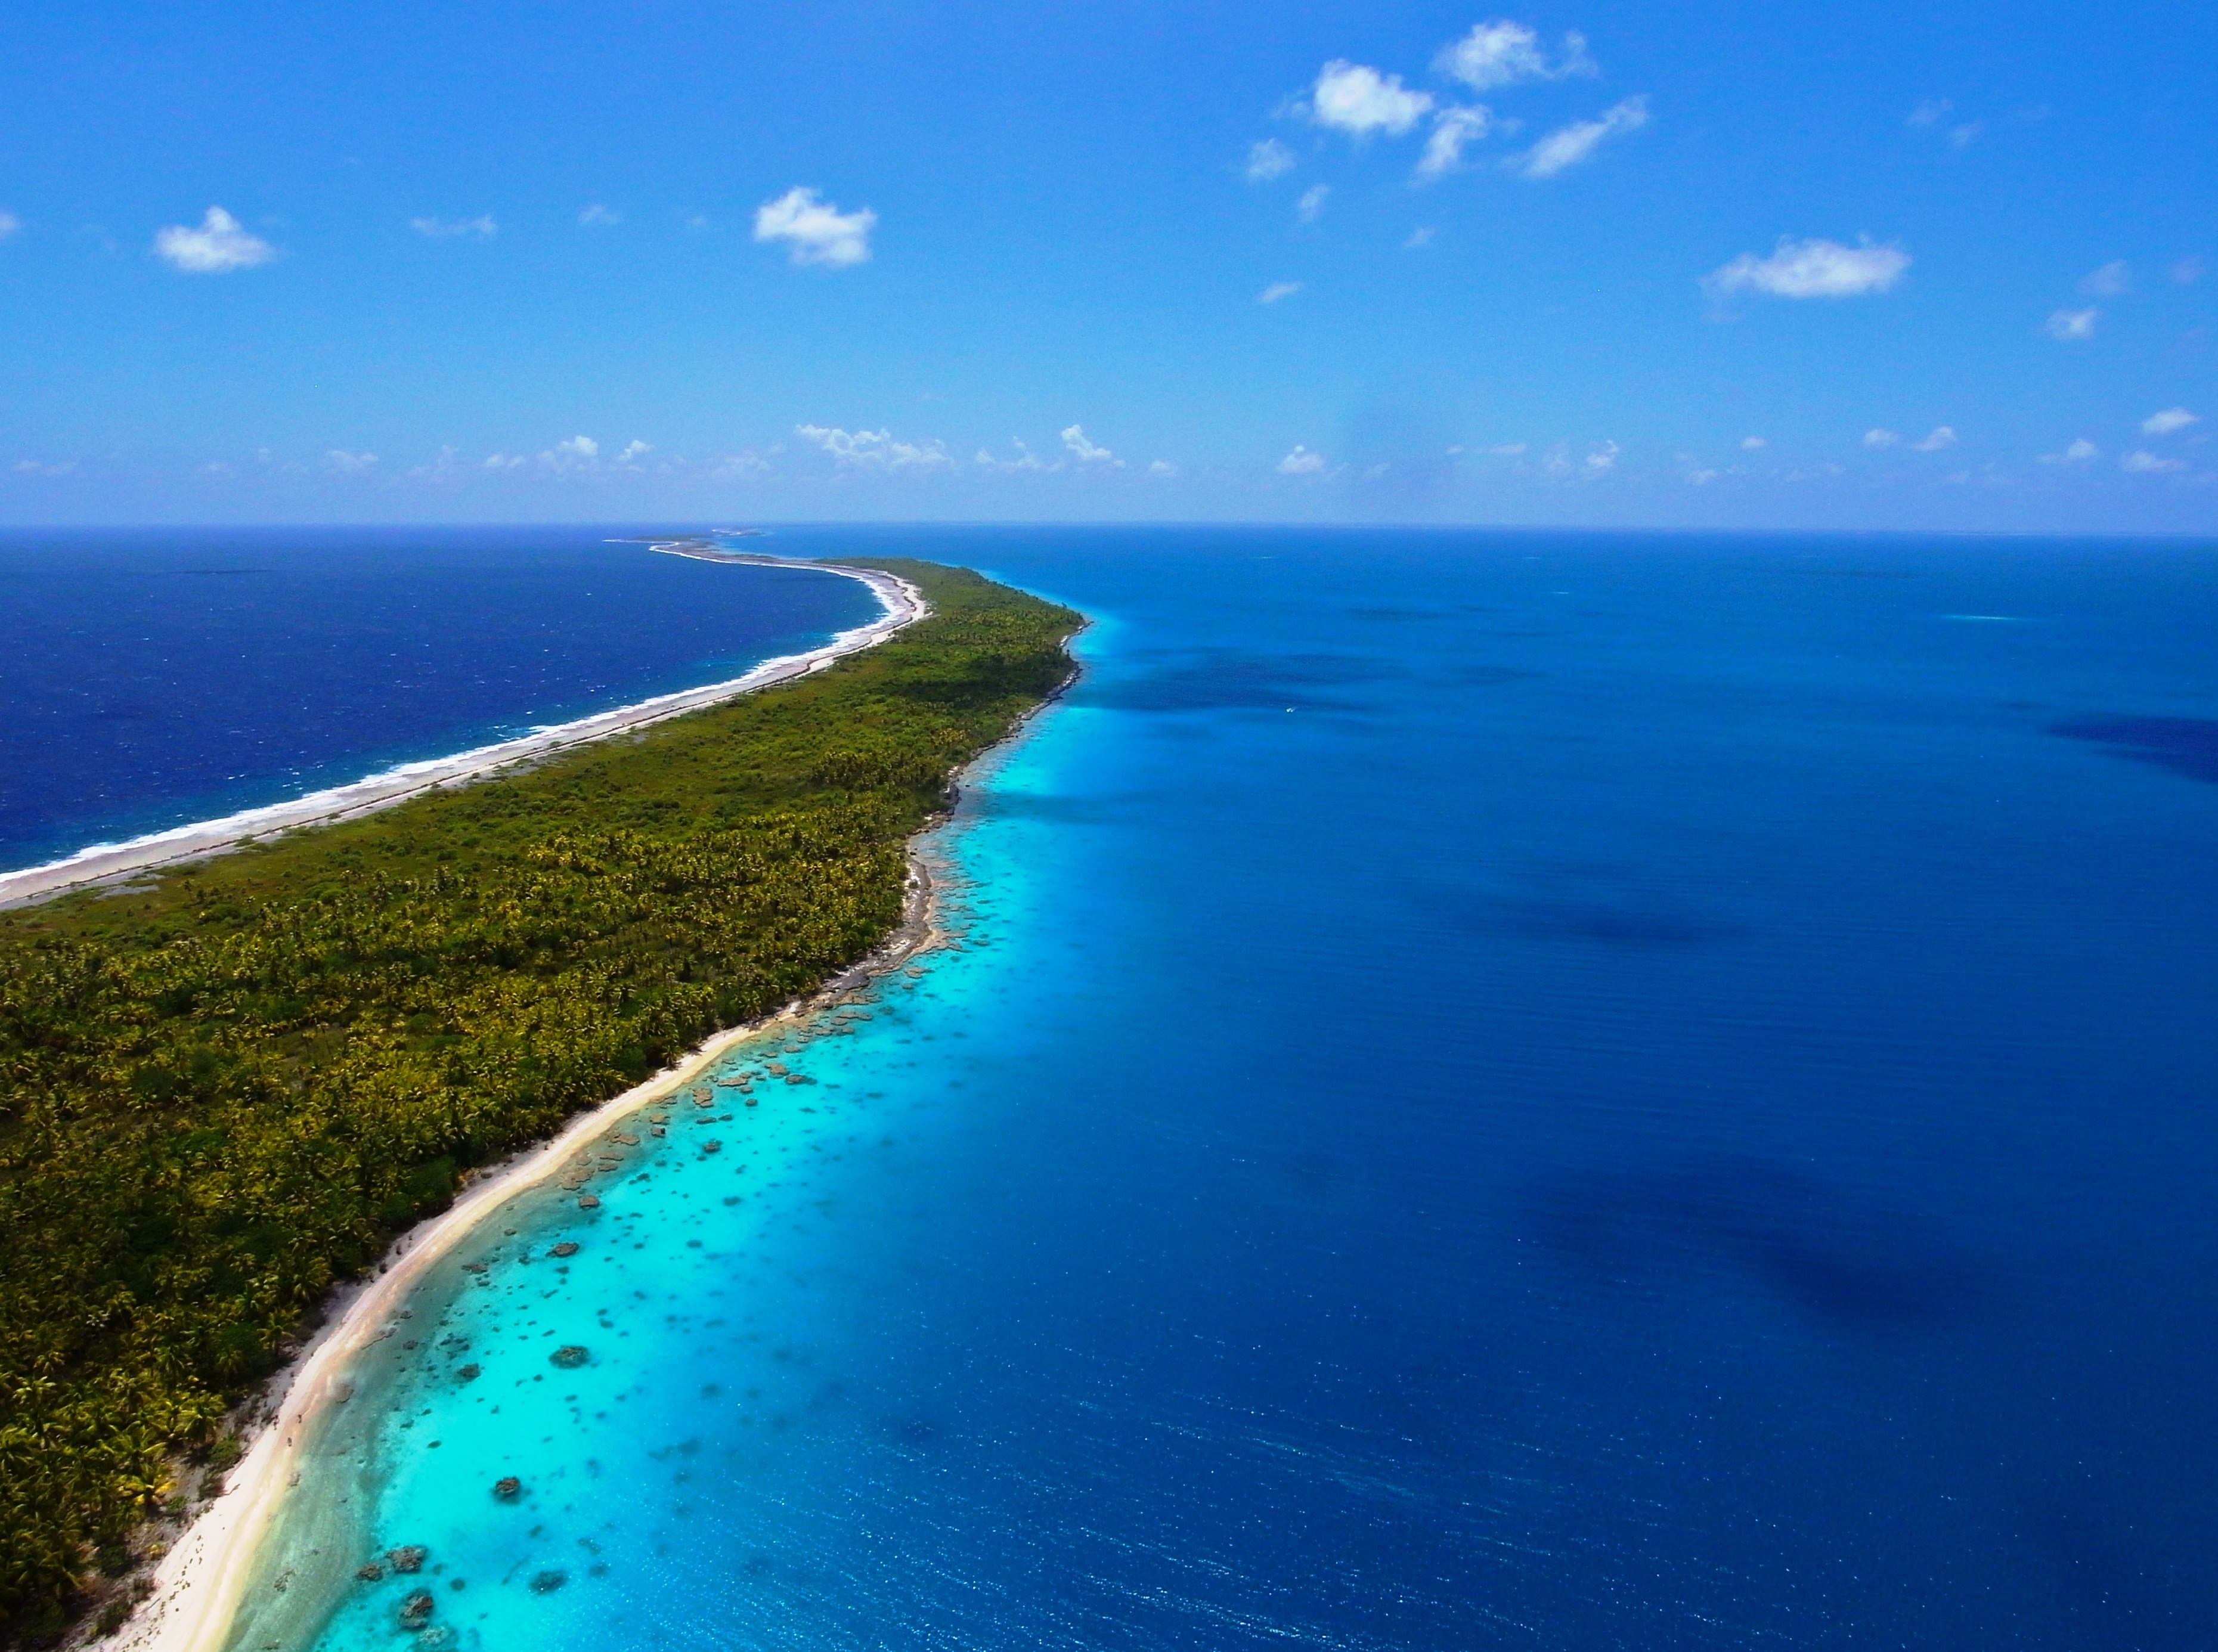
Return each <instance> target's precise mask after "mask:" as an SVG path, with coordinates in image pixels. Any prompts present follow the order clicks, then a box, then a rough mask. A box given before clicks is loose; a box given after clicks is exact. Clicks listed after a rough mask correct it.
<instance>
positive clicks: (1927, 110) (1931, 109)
mask: <svg viewBox="0 0 2218 1652" xmlns="http://www.w3.org/2000/svg"><path fill="white" fill-rule="evenodd" d="M1955 107H1956V105H1955V103H1954V102H1951V101H1950V100H1949V99H1948V98H1945V97H1929V98H1927V99H1926V100H1925V101H1924V102H1923V103H1920V104H1919V105H1918V107H1917V108H1914V109H1912V110H1911V112H1910V124H1911V126H1913V127H1930V126H1931V125H1933V124H1934V122H1936V121H1938V120H1940V118H1941V117H1942V115H1944V114H1948V111H1949V110H1951V109H1953V108H1955Z"/></svg>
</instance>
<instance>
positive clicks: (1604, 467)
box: [1580, 442, 1618, 476]
mask: <svg viewBox="0 0 2218 1652" xmlns="http://www.w3.org/2000/svg"><path fill="white" fill-rule="evenodd" d="M1617 454H1618V447H1617V443H1616V442H1603V443H1602V444H1601V445H1600V446H1599V447H1596V448H1595V449H1591V450H1590V451H1589V453H1588V454H1587V457H1586V462H1585V463H1584V464H1583V466H1581V467H1580V468H1581V469H1582V470H1583V472H1584V473H1586V474H1587V475H1589V476H1602V475H1607V474H1608V473H1609V472H1611V471H1613V470H1615V469H1616V468H1617Z"/></svg>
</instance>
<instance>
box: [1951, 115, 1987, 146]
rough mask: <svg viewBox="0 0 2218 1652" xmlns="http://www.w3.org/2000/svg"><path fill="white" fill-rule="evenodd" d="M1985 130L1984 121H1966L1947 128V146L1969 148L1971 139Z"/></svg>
mask: <svg viewBox="0 0 2218 1652" xmlns="http://www.w3.org/2000/svg"><path fill="white" fill-rule="evenodd" d="M1985 131H1986V123H1985V122H1983V121H1965V122H1964V124H1963V125H1962V126H1961V127H1949V128H1948V147H1949V148H1951V149H1969V148H1970V147H1971V146H1972V142H1973V139H1976V138H1977V137H1978V136H1979V134H1980V133H1982V132H1985Z"/></svg>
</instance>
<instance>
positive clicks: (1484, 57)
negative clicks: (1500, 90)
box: [1433, 17, 1597, 92]
mask: <svg viewBox="0 0 2218 1652" xmlns="http://www.w3.org/2000/svg"><path fill="white" fill-rule="evenodd" d="M1433 67H1434V69H1436V70H1437V71H1440V73H1441V74H1444V75H1451V76H1453V77H1455V78H1456V79H1458V80H1460V81H1461V82H1463V83H1464V84H1465V85H1466V86H1469V87H1471V89H1472V90H1474V91H1482V92H1483V91H1484V90H1486V89H1487V88H1488V87H1490V86H1507V85H1509V84H1512V83H1513V82H1515V81H1520V80H1562V79H1564V78H1565V77H1567V76H1571V75H1591V74H1594V73H1596V72H1597V71H1596V69H1595V61H1594V59H1592V58H1590V57H1589V56H1588V55H1587V43H1586V38H1585V36H1583V35H1580V34H1566V35H1564V55H1563V57H1562V59H1560V60H1559V61H1558V62H1557V63H1555V64H1550V63H1549V61H1548V59H1547V56H1546V53H1543V52H1542V51H1541V50H1540V36H1539V35H1538V34H1535V33H1534V32H1533V29H1532V28H1529V27H1528V26H1527V25H1526V24H1524V23H1517V22H1510V21H1509V19H1508V18H1506V17H1504V18H1496V19H1495V20H1494V21H1493V22H1486V23H1480V24H1478V25H1477V26H1475V27H1474V28H1472V29H1471V33H1470V34H1466V35H1465V36H1464V37H1463V38H1462V39H1461V40H1458V41H1456V42H1455V43H1454V44H1453V45H1451V46H1442V47H1441V48H1440V56H1439V57H1437V58H1435V59H1434V60H1433Z"/></svg>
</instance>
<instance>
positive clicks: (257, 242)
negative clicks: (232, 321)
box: [154, 207, 277, 275]
mask: <svg viewBox="0 0 2218 1652" xmlns="http://www.w3.org/2000/svg"><path fill="white" fill-rule="evenodd" d="M154 251H156V252H158V253H159V254H160V255H161V256H162V257H164V258H167V259H168V260H169V261H170V263H173V264H175V265H176V266H177V268H178V269H182V270H184V271H186V272H187V273H189V274H190V275H221V274H223V273H224V272H225V271H226V270H229V269H252V268H253V267H254V266H255V265H256V264H266V263H269V262H270V260H271V259H272V258H274V257H276V256H277V249H276V248H275V247H273V246H271V245H270V243H269V242H267V241H265V240H263V239H262V238H261V237H259V236H257V235H250V234H248V233H247V232H246V231H245V228H243V227H242V226H240V224H239V220H237V219H236V218H233V217H232V215H231V214H230V213H227V212H226V211H224V209H223V208H222V207H209V208H208V212H207V213H206V215H205V216H203V217H202V218H201V226H200V227H199V228H198V229H187V228H186V227H185V226H183V224H172V225H170V226H169V227H168V228H167V229H164V230H162V231H160V232H158V233H157V234H156V235H155V237H154Z"/></svg>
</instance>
